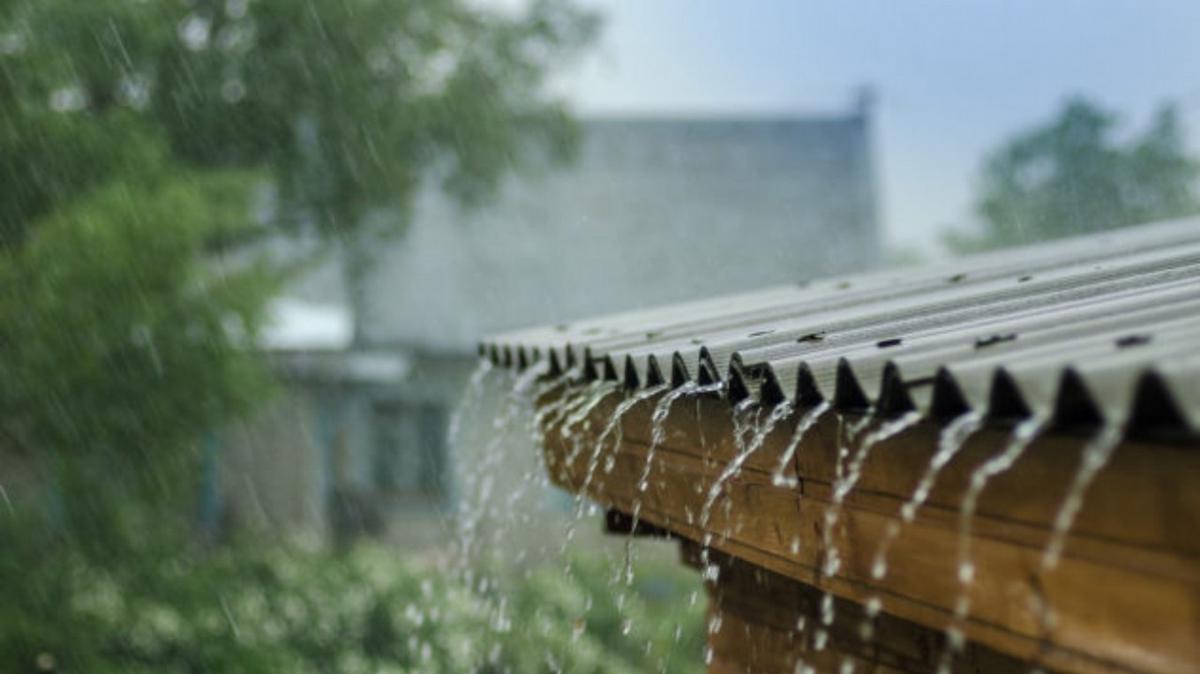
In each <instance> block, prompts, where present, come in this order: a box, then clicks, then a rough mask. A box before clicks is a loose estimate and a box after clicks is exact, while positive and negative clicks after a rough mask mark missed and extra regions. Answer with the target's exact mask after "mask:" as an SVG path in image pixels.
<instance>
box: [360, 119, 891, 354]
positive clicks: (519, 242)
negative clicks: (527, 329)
mask: <svg viewBox="0 0 1200 674" xmlns="http://www.w3.org/2000/svg"><path fill="white" fill-rule="evenodd" d="M584 126H585V133H586V135H585V142H584V146H583V148H582V153H581V157H580V160H579V162H578V163H577V164H576V165H575V166H573V167H570V168H567V169H563V170H557V171H554V172H551V173H550V174H549V175H546V176H544V177H541V178H527V179H514V180H511V181H509V182H508V183H507V184H506V185H505V187H504V188H503V190H502V193H501V194H500V195H499V198H498V200H497V201H496V202H495V203H492V204H489V205H486V206H485V207H483V208H482V209H480V210H479V211H477V212H471V213H466V212H463V211H462V210H460V209H459V208H457V207H456V206H455V205H454V204H452V203H451V202H449V201H448V200H447V199H446V198H445V197H444V196H443V195H441V194H440V193H438V192H436V191H433V190H430V191H428V192H426V193H424V194H423V195H422V196H421V197H420V199H419V201H418V203H417V205H416V209H415V216H414V219H413V222H412V225H411V227H410V228H409V230H408V231H407V233H406V234H405V235H404V236H402V237H399V238H397V239H395V240H393V241H389V242H387V243H385V244H382V245H380V246H379V247H378V248H377V250H378V253H379V256H380V257H379V260H378V264H377V266H376V268H375V271H374V272H373V274H372V275H371V278H370V280H369V287H368V292H367V293H366V295H367V298H366V306H365V308H364V311H363V314H362V316H361V319H362V328H363V333H364V335H365V337H366V341H367V342H368V344H370V345H373V346H392V345H396V346H411V347H414V348H418V349H425V350H435V351H451V352H462V353H468V352H470V350H471V349H473V347H474V344H475V340H476V339H477V337H478V335H480V334H487V333H491V332H496V331H500V330H505V329H511V328H515V327H518V326H521V325H528V324H530V323H536V322H544V321H551V320H571V319H576V318H582V317H585V316H588V315H593V314H596V313H601V312H610V311H615V310H622V309H629V308H634V307H638V306H646V305H651V304H656V303H663V302H672V301H679V300H684V299H688V298H692V297H703V296H710V295H713V294H718V293H728V292H731V291H739V290H748V289H751V288H755V287H761V286H763V285H768V284H776V283H793V282H797V281H800V280H802V279H811V278H814V277H818V276H821V275H826V274H830V273H840V272H846V271H856V270H863V269H868V268H871V267H873V266H875V265H877V264H878V262H879V259H880V256H881V253H880V227H879V223H878V222H877V220H876V211H877V205H876V196H875V185H874V174H873V168H872V156H871V143H870V119H869V115H868V114H867V112H866V110H865V109H863V108H859V107H856V108H855V109H854V110H852V111H850V112H848V113H846V114H845V115H841V116H837V115H828V116H822V117H814V118H768V119H737V118H712V119H662V118H627V119H619V118H598V119H590V120H586V121H585V125H584Z"/></svg>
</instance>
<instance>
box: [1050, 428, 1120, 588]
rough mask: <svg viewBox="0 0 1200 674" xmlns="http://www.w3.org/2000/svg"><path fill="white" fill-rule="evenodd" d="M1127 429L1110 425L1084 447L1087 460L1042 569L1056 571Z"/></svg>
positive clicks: (1074, 482) (1073, 484) (1060, 514)
mask: <svg viewBox="0 0 1200 674" xmlns="http://www.w3.org/2000/svg"><path fill="white" fill-rule="evenodd" d="M1123 437H1124V430H1123V429H1122V428H1121V426H1120V425H1119V424H1106V425H1105V426H1103V427H1101V428H1100V430H1098V431H1097V432H1096V434H1095V435H1093V436H1092V437H1091V439H1089V440H1088V441H1087V444H1085V445H1084V446H1083V457H1082V461H1081V462H1080V464H1079V469H1078V470H1077V471H1076V473H1075V477H1074V479H1073V480H1072V481H1071V485H1070V486H1069V487H1068V488H1067V495H1066V498H1064V499H1063V502H1062V505H1061V506H1059V509H1058V514H1057V515H1055V517H1054V529H1053V530H1052V531H1051V533H1050V540H1049V542H1047V543H1046V548H1045V550H1044V551H1043V553H1042V570H1043V571H1052V570H1054V569H1055V568H1056V567H1057V566H1058V562H1059V560H1060V559H1061V558H1062V551H1063V545H1064V544H1065V543H1066V538H1067V532H1068V531H1070V529H1071V525H1072V524H1073V523H1074V522H1075V517H1076V516H1077V515H1078V514H1079V510H1080V508H1082V507H1083V498H1084V496H1085V495H1086V494H1087V489H1088V487H1089V486H1090V485H1091V484H1092V481H1093V480H1095V479H1096V476H1097V475H1099V474H1100V471H1102V470H1104V467H1105V466H1106V465H1108V462H1109V460H1110V459H1112V455H1113V452H1115V451H1116V449H1117V447H1118V446H1119V445H1120V444H1121V439H1122V438H1123Z"/></svg>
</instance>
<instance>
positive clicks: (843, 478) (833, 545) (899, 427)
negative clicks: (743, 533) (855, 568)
mask: <svg viewBox="0 0 1200 674" xmlns="http://www.w3.org/2000/svg"><path fill="white" fill-rule="evenodd" d="M871 420H872V418H871V417H870V416H869V415H868V416H865V417H864V418H863V419H862V420H860V421H859V423H858V424H856V425H855V427H854V428H853V429H852V432H851V441H853V438H854V437H857V436H858V435H859V434H860V433H861V432H862V430H863V429H864V428H865V427H866V425H867V424H869V423H870V422H871ZM920 420H921V414H920V413H919V412H916V411H913V412H908V413H907V414H904V415H903V416H900V417H897V418H895V419H891V420H888V421H885V422H883V423H882V424H881V425H879V427H878V428H876V429H875V430H874V431H871V432H870V433H868V434H867V435H866V436H865V437H863V438H862V440H861V441H860V442H859V444H858V451H857V452H855V454H854V456H853V458H852V459H851V460H850V463H849V465H848V466H846V468H845V470H842V467H843V465H844V459H845V458H847V457H848V456H849V449H848V447H845V446H841V447H839V448H838V457H837V459H838V460H837V467H838V470H837V473H838V475H837V477H836V479H835V480H834V484H833V497H832V501H833V502H832V503H831V504H830V505H829V508H827V509H826V510H825V522H824V527H823V528H822V530H821V539H822V541H821V542H822V546H823V548H824V551H825V559H824V561H823V563H822V564H821V566H820V574H821V578H822V579H824V580H826V581H828V580H832V579H833V578H834V577H835V576H836V575H837V573H838V571H839V570H840V568H841V556H840V554H839V552H838V549H837V542H836V540H835V536H834V533H833V532H834V529H835V528H836V527H837V524H838V521H839V520H840V519H841V515H842V509H843V506H844V504H845V501H846V497H847V496H849V494H850V492H851V490H853V489H854V487H855V486H856V485H857V484H858V481H859V479H860V478H861V477H862V470H863V466H864V465H865V464H866V462H867V458H868V457H870V455H871V450H872V449H873V448H874V447H875V445H877V444H879V443H881V442H883V441H885V440H887V439H888V438H891V437H894V436H896V435H899V434H900V433H902V432H904V431H905V430H907V429H909V428H911V427H912V426H914V425H915V424H916V423H917V422H919V421H920ZM839 444H841V443H839ZM824 585H825V589H824V592H823V595H822V597H821V606H820V611H821V629H819V630H818V632H817V635H818V637H821V636H822V635H825V633H826V631H827V630H828V629H829V628H830V627H831V626H832V625H833V620H834V603H833V593H832V591H831V590H830V588H829V586H828V585H829V584H828V583H824ZM823 641H824V639H822V642H823ZM817 650H821V649H820V648H818V649H817Z"/></svg>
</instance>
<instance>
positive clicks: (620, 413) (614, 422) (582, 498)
mask: <svg viewBox="0 0 1200 674" xmlns="http://www.w3.org/2000/svg"><path fill="white" fill-rule="evenodd" d="M669 388H670V385H669V384H663V385H661V386H653V387H651V388H647V389H642V390H640V391H633V392H631V393H629V394H628V395H626V397H625V399H624V400H622V401H621V402H620V403H619V404H617V407H616V408H615V409H614V410H613V413H612V416H611V417H609V420H608V423H607V424H605V426H604V429H603V430H602V431H601V432H600V435H599V436H598V437H597V438H596V444H595V445H594V446H593V447H592V454H591V456H590V457H588V462H587V472H586V473H585V474H584V477H583V484H582V485H581V486H580V488H579V492H578V493H577V494H575V513H574V516H572V517H571V519H570V521H569V523H568V524H567V534H566V537H565V539H564V541H563V545H564V546H566V544H567V543H569V542H570V541H571V539H573V538H574V536H575V527H576V525H577V524H578V523H579V520H580V519H581V518H582V517H583V515H584V511H585V509H586V504H587V493H588V490H589V489H590V488H591V486H592V481H593V480H595V479H596V470H597V469H598V468H599V467H600V459H601V457H602V455H603V454H604V445H605V443H606V441H607V440H608V438H609V436H611V435H612V434H613V432H614V431H616V430H617V429H619V428H620V426H621V419H622V418H623V417H624V416H625V413H626V412H628V411H629V410H631V409H633V407H634V406H635V405H637V404H638V403H640V402H642V401H643V400H646V399H648V398H652V397H654V396H656V395H658V394H660V393H662V392H664V391H666V390H667V389H669ZM577 414H578V413H577ZM584 416H586V415H584ZM620 444H621V439H620V436H619V435H618V437H617V440H616V446H614V447H613V455H614V457H615V455H616V452H617V450H618V449H619V447H620Z"/></svg>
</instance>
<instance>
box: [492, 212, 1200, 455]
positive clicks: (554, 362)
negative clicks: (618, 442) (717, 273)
mask: <svg viewBox="0 0 1200 674" xmlns="http://www.w3.org/2000/svg"><path fill="white" fill-rule="evenodd" d="M481 350H482V353H483V354H485V355H486V356H488V357H490V358H491V359H492V360H493V361H494V362H496V363H497V364H500V365H508V366H513V367H525V366H528V365H530V364H532V363H534V362H536V361H539V360H541V359H549V361H550V368H551V370H552V371H554V372H563V371H566V370H568V369H571V368H578V369H579V370H580V372H581V374H582V376H586V377H591V378H594V377H605V378H609V379H618V380H622V381H623V382H624V383H625V384H627V385H628V386H630V387H644V386H648V385H653V384H659V383H662V382H671V383H674V384H679V383H682V382H683V381H685V380H696V381H699V382H701V383H709V382H712V381H717V380H721V381H726V382H728V384H729V388H728V390H729V393H730V397H731V398H732V399H734V400H738V399H743V398H745V397H746V396H752V397H756V398H759V399H761V400H762V401H763V402H766V403H775V402H780V401H782V400H785V399H788V400H793V401H795V402H797V403H798V404H801V405H803V404H814V403H816V402H817V401H819V400H822V399H829V400H831V401H832V402H833V404H834V405H835V406H836V407H837V408H839V409H842V410H844V411H850V410H855V411H866V410H874V411H876V412H878V413H881V414H896V413H901V412H906V411H911V410H914V409H915V410H918V411H920V412H922V413H924V414H927V415H929V416H933V417H939V418H950V417H953V416H956V415H959V414H962V413H963V412H965V411H968V410H979V411H983V412H985V413H986V414H987V415H988V416H989V417H990V418H992V419H999V420H1015V419H1019V418H1024V417H1028V416H1030V415H1045V416H1047V417H1049V418H1051V419H1052V420H1053V421H1054V422H1055V423H1058V424H1061V425H1065V426H1091V425H1098V424H1102V423H1113V424H1124V425H1127V426H1128V427H1129V429H1130V430H1131V431H1133V432H1141V431H1148V430H1154V431H1156V432H1161V431H1167V432H1186V433H1197V432H1200V218H1194V219H1186V220H1177V221H1170V222H1162V223H1155V224H1150V225H1144V226H1140V227H1134V228H1127V229H1122V230H1114V231H1110V232H1106V233H1103V234H1099V235H1092V236H1087V237H1081V238H1076V239H1068V240H1063V241H1058V242H1053V243H1047V244H1041V245H1037V246H1031V247H1027V248H1017V249H1009V250H1004V251H999V252H994V253H987V254H983V255H977V256H971V257H964V258H960V259H958V260H955V261H953V262H950V263H946V264H943V265H939V266H936V267H923V268H917V269H907V270H895V271H884V272H878V273H873V274H865V275H860V276H851V277H844V278H835V279H827V280H822V281H817V282H812V283H799V284H796V285H793V286H781V287H774V288H768V289H764V290H762V291H759V292H754V293H748V294H741V295H733V296H727V297H719V298H713V299H706V300H701V301H697V302H691V303H686V304H677V305H672V306H667V307H661V308H657V309H649V310H641V311H633V312H627V313H623V314H617V315H612V316H606V317H600V318H596V319H592V320H586V321H580V322H576V323H571V324H563V325H552V326H545V327H539V328H533V329H529V330H522V331H517V332H512V333H508V334H504V335H499V336H496V337H493V338H490V339H487V340H485V341H484V342H483V344H482V345H481Z"/></svg>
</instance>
